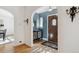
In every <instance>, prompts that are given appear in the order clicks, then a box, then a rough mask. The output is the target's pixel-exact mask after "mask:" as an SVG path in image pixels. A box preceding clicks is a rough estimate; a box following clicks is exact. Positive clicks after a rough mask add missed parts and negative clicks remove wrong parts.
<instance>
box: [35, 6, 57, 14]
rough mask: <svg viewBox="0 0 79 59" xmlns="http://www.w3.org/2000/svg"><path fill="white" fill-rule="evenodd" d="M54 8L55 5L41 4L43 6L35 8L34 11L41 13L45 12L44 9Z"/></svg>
mask: <svg viewBox="0 0 79 59" xmlns="http://www.w3.org/2000/svg"><path fill="white" fill-rule="evenodd" d="M50 8H51V9H52V10H53V9H56V7H55V6H43V7H40V8H38V9H37V10H36V13H42V12H46V11H49V9H50Z"/></svg>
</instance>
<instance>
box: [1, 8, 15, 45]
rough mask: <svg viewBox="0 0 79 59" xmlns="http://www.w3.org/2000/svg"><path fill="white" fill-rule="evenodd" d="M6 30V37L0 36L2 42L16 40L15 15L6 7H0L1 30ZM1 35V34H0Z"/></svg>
mask: <svg viewBox="0 0 79 59" xmlns="http://www.w3.org/2000/svg"><path fill="white" fill-rule="evenodd" d="M4 30H6V32H5V33H4V34H5V39H4V40H3V38H2V37H1V38H0V44H5V43H9V42H11V41H14V39H15V37H14V15H13V14H12V13H11V12H9V11H7V10H4V9H0V31H4ZM0 35H1V34H0Z"/></svg>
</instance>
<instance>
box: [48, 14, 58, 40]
mask: <svg viewBox="0 0 79 59" xmlns="http://www.w3.org/2000/svg"><path fill="white" fill-rule="evenodd" d="M54 15H56V16H58V14H57V13H56V14H51V15H48V16H47V38H48V37H49V36H48V17H49V16H54ZM48 39H49V38H48ZM57 39H58V38H57Z"/></svg>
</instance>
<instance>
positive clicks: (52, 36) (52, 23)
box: [48, 15, 58, 44]
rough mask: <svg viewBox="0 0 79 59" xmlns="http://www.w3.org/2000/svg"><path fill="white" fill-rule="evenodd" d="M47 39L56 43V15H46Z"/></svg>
mask: <svg viewBox="0 0 79 59" xmlns="http://www.w3.org/2000/svg"><path fill="white" fill-rule="evenodd" d="M48 41H50V42H52V43H55V44H58V17H57V16H56V15H53V16H48Z"/></svg>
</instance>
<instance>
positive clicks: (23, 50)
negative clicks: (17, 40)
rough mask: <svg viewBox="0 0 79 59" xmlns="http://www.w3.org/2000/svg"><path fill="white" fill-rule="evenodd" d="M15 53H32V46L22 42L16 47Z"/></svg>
mask: <svg viewBox="0 0 79 59" xmlns="http://www.w3.org/2000/svg"><path fill="white" fill-rule="evenodd" d="M14 50H15V53H26V52H27V53H30V52H31V50H32V49H31V47H29V46H28V45H26V44H22V45H19V46H16V47H14Z"/></svg>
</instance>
